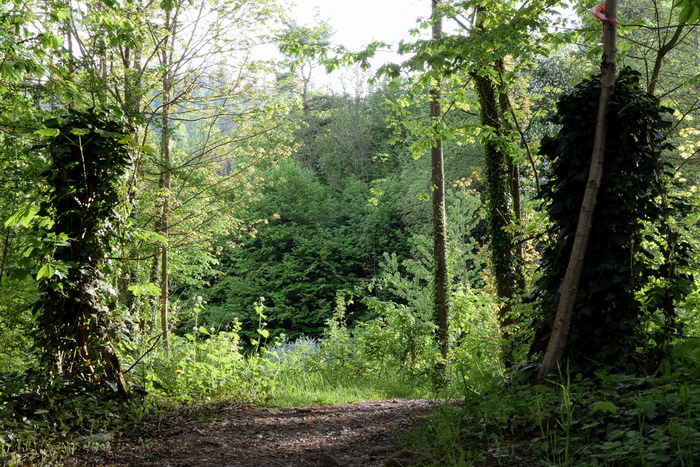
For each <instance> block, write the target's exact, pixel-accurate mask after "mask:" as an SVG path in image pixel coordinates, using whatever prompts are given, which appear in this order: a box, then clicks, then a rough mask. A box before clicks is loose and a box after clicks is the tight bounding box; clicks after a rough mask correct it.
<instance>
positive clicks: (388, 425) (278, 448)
mask: <svg viewBox="0 0 700 467" xmlns="http://www.w3.org/2000/svg"><path fill="white" fill-rule="evenodd" d="M434 404H435V402H434V401H429V400H411V399H389V400H372V401H364V402H358V403H353V404H338V405H315V406H306V407H297V408H269V407H255V406H249V405H222V406H221V407H217V409H216V411H213V412H209V411H207V412H206V413H204V414H202V413H200V414H198V416H197V417H196V418H194V419H190V420H174V419H168V418H165V419H164V420H163V421H162V422H161V424H160V427H159V428H158V429H157V430H156V431H155V432H152V433H150V437H148V438H144V437H141V438H129V437H125V438H119V439H115V440H113V441H112V442H111V443H110V444H109V446H108V447H105V448H104V449H99V450H96V451H93V452H87V451H83V452H76V453H74V455H73V458H72V459H71V461H70V462H69V463H67V464H66V465H74V466H80V467H84V466H163V467H165V466H171V467H176V466H177V467H185V466H210V467H234V466H235V467H238V466H240V467H250V466H260V467H262V466H265V467H276V466H284V467H312V466H405V465H412V464H413V463H414V460H413V459H410V458H408V457H406V455H405V454H401V452H400V449H399V448H397V447H396V446H395V445H394V444H392V440H393V439H395V438H396V437H397V436H398V435H400V434H401V433H402V432H405V431H406V430H408V429H409V428H410V427H411V426H412V425H413V424H414V423H415V422H416V420H417V419H418V418H419V417H422V416H425V415H427V414H428V412H429V411H430V409H431V407H433V406H434ZM416 455H419V454H418V453H416Z"/></svg>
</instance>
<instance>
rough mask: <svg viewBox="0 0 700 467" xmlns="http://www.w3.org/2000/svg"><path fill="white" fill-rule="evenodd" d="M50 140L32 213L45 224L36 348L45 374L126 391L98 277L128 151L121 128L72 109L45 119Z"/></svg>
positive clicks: (111, 308)
mask: <svg viewBox="0 0 700 467" xmlns="http://www.w3.org/2000/svg"><path fill="white" fill-rule="evenodd" d="M46 126H47V128H48V129H47V130H42V132H44V133H45V134H46V135H48V136H52V137H53V139H52V141H51V143H50V145H49V151H50V155H51V160H52V165H51V167H49V168H48V169H47V170H46V171H45V173H46V178H47V182H48V185H49V190H50V191H49V193H48V197H47V201H46V202H45V203H44V204H43V205H42V209H41V212H40V214H41V215H43V216H44V217H46V218H49V219H51V220H52V221H53V224H52V226H51V227H50V228H49V229H48V231H47V232H46V234H45V236H44V243H45V244H47V245H49V244H53V247H52V248H51V249H50V250H48V251H42V253H43V255H44V257H46V258H50V260H49V261H47V262H46V263H45V264H43V266H42V267H41V269H40V270H39V273H38V277H39V280H40V282H39V292H40V299H39V301H38V302H37V303H36V305H35V311H36V313H37V316H38V318H37V340H36V341H37V345H38V346H39V348H40V350H41V351H42V357H43V359H44V361H45V363H47V364H48V365H47V370H48V371H49V373H51V374H54V375H55V374H58V375H66V376H68V375H70V376H73V377H77V378H78V379H80V380H82V381H85V382H88V383H93V384H94V383H99V382H100V381H102V380H103V378H106V379H107V382H109V383H110V384H111V385H113V387H115V388H116V389H117V390H118V391H119V392H120V393H121V394H122V395H123V396H127V389H126V385H125V383H124V378H123V376H122V371H121V368H120V364H119V359H118V358H117V355H116V352H115V350H114V347H113V345H112V338H113V330H112V328H111V325H112V322H113V318H114V317H115V313H116V309H115V308H116V307H115V303H116V301H117V297H116V292H115V290H114V289H113V287H112V286H111V285H110V282H109V281H108V280H107V278H106V273H107V272H106V271H108V270H109V263H110V260H109V259H108V258H109V256H110V254H111V249H112V246H111V242H112V240H113V238H114V236H115V234H114V231H115V229H116V228H117V226H118V225H119V224H120V223H121V222H122V221H123V220H124V217H125V215H126V209H124V193H123V181H124V176H125V175H126V173H127V171H128V168H129V167H130V165H131V155H130V152H129V149H128V146H127V144H126V143H124V142H123V138H124V137H125V136H126V135H130V134H131V133H132V129H131V128H130V127H128V126H127V125H123V124H121V123H118V122H115V121H113V120H110V119H109V117H108V115H107V114H106V113H80V112H77V111H72V112H71V113H70V114H68V115H67V116H65V117H63V118H62V119H60V120H59V119H54V120H52V121H49V122H47V123H46Z"/></svg>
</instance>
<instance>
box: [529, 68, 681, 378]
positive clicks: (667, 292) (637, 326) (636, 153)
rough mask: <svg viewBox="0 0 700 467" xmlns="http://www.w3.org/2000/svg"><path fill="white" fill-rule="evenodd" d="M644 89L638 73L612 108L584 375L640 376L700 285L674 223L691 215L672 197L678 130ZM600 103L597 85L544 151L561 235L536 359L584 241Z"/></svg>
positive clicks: (555, 229)
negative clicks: (670, 138)
mask: <svg viewBox="0 0 700 467" xmlns="http://www.w3.org/2000/svg"><path fill="white" fill-rule="evenodd" d="M639 80H640V75H639V73H638V72H636V71H634V70H632V69H629V68H626V69H624V70H623V71H622V72H621V73H620V75H619V76H618V78H617V80H616V82H615V91H614V95H613V97H612V101H611V103H610V116H609V125H610V126H609V129H608V141H607V144H606V154H605V167H604V175H603V181H602V183H601V187H600V191H599V197H598V202H597V205H596V212H595V217H594V220H593V230H592V232H591V238H590V241H589V245H588V250H587V254H586V259H585V266H584V270H583V274H582V277H581V282H580V285H579V289H578V295H577V299H576V306H575V315H574V318H573V321H572V325H571V331H570V335H569V341H568V355H569V358H570V359H571V361H572V362H573V363H575V364H578V365H579V366H581V367H584V368H586V367H590V366H591V365H593V366H595V365H599V364H606V365H612V366H619V365H624V366H626V367H629V366H630V365H634V366H635V367H636V366H637V365H638V364H640V363H642V361H641V359H640V358H638V357H640V356H641V354H642V353H643V352H641V351H644V350H645V349H646V350H650V349H649V342H650V339H649V338H650V337H654V339H655V344H656V345H655V346H654V348H655V349H661V348H663V346H664V345H665V343H667V342H668V340H669V338H670V337H671V335H672V334H673V333H675V332H678V331H679V328H678V326H677V325H676V323H675V317H676V315H675V313H676V312H675V305H676V304H677V302H678V301H679V300H681V299H682V297H683V295H684V293H683V292H684V291H685V292H687V291H689V287H690V278H689V277H687V276H684V275H683V274H682V273H681V270H682V267H683V266H684V265H687V260H686V258H688V257H689V256H688V253H689V250H690V246H689V245H688V244H687V243H685V242H683V241H681V240H680V239H679V237H678V233H677V232H674V231H673V230H674V229H673V228H672V227H671V225H670V224H669V222H668V221H667V220H668V219H670V218H672V217H673V216H678V215H679V214H682V211H683V210H684V206H683V204H682V203H681V202H680V201H679V200H677V199H674V198H673V197H672V196H671V193H670V186H669V183H668V181H669V177H668V170H667V169H668V167H667V165H666V164H665V163H664V162H663V159H662V157H661V155H662V152H663V151H664V150H665V149H669V148H670V146H669V144H668V143H667V142H666V141H665V136H664V132H665V131H667V129H668V128H669V127H670V125H671V124H670V122H669V121H668V120H665V119H664V118H663V116H664V114H666V113H667V112H669V111H670V109H667V108H664V107H662V106H660V105H659V103H658V100H657V99H656V98H654V97H653V96H651V95H649V94H647V93H646V92H645V91H644V90H643V89H642V88H641V87H640V86H639ZM599 94H600V78H599V77H596V78H592V79H591V80H588V81H585V82H583V83H581V84H579V85H578V86H577V87H576V88H575V89H574V90H573V91H572V92H571V93H570V94H568V95H565V96H563V97H562V98H561V100H560V101H559V103H558V107H557V112H556V114H555V115H553V116H551V117H550V118H549V120H550V121H551V122H552V123H555V124H557V125H559V126H560V130H559V133H558V134H557V135H556V136H554V137H549V138H545V139H544V140H543V142H542V146H541V153H542V155H543V157H544V158H545V160H546V162H547V165H548V172H549V173H548V181H547V182H546V183H544V184H543V185H542V187H541V191H540V193H539V198H540V199H541V200H542V201H543V204H542V206H543V209H545V210H546V212H547V214H548V215H549V218H550V220H551V221H552V230H551V235H550V238H551V240H550V241H547V242H543V243H542V244H541V245H540V248H541V251H542V264H541V271H542V276H541V278H540V279H539V280H538V282H537V287H536V292H535V297H536V299H537V302H538V304H539V305H540V308H541V311H542V316H541V321H540V323H539V325H538V331H537V335H536V341H535V343H534V345H533V349H534V350H536V351H537V350H542V344H543V342H546V339H547V338H548V336H549V333H550V332H551V328H552V322H553V319H554V315H555V312H556V309H557V303H558V300H559V287H560V286H561V281H562V278H563V277H564V273H565V271H566V267H567V263H568V260H569V256H570V252H571V248H572V245H573V241H574V236H575V232H576V225H577V222H578V214H579V210H580V206H581V202H582V199H583V193H584V190H585V186H586V181H587V177H588V171H589V165H590V156H591V153H592V144H593V134H594V131H595V119H596V112H597V105H598V96H599ZM659 281H662V282H663V284H664V286H663V287H659ZM651 321H653V322H654V323H655V325H654V326H649V324H650V322H651ZM649 329H653V330H654V333H655V334H654V336H650V334H649V332H648V331H649ZM646 353H647V356H648V355H649V352H646ZM623 369H625V370H630V369H633V368H623Z"/></svg>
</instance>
